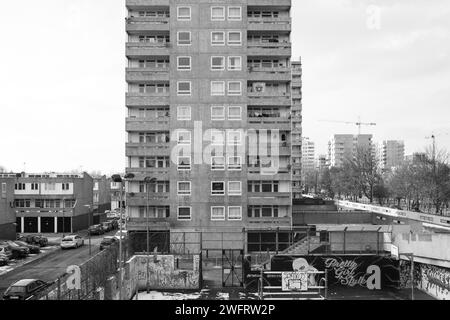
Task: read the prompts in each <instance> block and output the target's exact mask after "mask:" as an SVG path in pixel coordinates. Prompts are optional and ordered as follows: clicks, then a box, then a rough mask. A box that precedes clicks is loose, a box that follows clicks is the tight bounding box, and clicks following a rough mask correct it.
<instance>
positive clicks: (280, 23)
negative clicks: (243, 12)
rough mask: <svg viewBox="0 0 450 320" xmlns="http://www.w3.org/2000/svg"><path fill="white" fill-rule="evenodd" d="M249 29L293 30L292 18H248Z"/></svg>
mask: <svg viewBox="0 0 450 320" xmlns="http://www.w3.org/2000/svg"><path fill="white" fill-rule="evenodd" d="M248 31H275V32H287V33H289V32H290V31H291V19H285V18H271V19H266V18H248Z"/></svg>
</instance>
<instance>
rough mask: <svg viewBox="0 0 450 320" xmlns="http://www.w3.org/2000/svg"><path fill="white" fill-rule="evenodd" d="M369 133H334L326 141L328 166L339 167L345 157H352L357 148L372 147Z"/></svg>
mask: <svg viewBox="0 0 450 320" xmlns="http://www.w3.org/2000/svg"><path fill="white" fill-rule="evenodd" d="M372 138H373V136H372V135H371V134H360V135H352V134H336V135H334V136H333V138H332V139H331V140H330V142H328V159H329V161H330V167H341V166H342V165H343V163H344V161H345V159H353V158H354V157H355V156H356V152H357V150H358V148H367V149H370V150H372V149H373V142H372Z"/></svg>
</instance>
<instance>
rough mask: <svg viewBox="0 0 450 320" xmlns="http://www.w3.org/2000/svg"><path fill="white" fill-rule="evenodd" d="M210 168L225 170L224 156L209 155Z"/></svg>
mask: <svg viewBox="0 0 450 320" xmlns="http://www.w3.org/2000/svg"><path fill="white" fill-rule="evenodd" d="M211 169H212V170H213V171H223V170H225V157H211Z"/></svg>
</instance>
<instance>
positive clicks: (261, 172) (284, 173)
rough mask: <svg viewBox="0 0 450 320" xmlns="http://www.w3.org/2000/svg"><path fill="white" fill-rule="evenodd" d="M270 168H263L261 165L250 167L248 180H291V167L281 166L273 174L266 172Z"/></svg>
mask: <svg viewBox="0 0 450 320" xmlns="http://www.w3.org/2000/svg"><path fill="white" fill-rule="evenodd" d="M268 169H269V168H264V169H261V168H260V167H249V168H248V171H247V172H248V174H247V179H248V180H260V181H271V180H278V181H290V180H291V171H290V168H287V167H284V168H279V169H278V171H274V172H273V174H270V173H267V172H265V170H268Z"/></svg>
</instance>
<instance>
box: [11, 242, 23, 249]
mask: <svg viewBox="0 0 450 320" xmlns="http://www.w3.org/2000/svg"><path fill="white" fill-rule="evenodd" d="M8 244H9V245H10V246H11V247H16V248H17V247H20V246H19V245H18V244H16V243H14V242H8Z"/></svg>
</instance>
